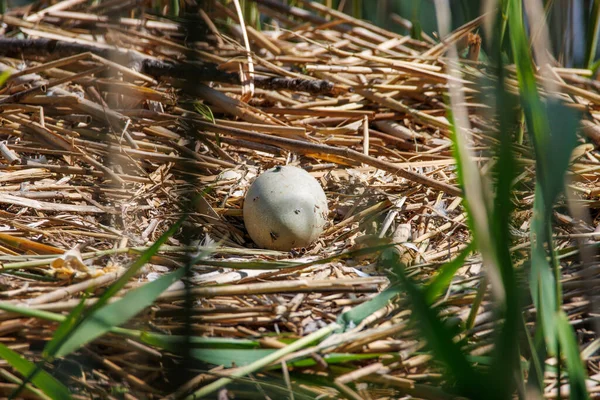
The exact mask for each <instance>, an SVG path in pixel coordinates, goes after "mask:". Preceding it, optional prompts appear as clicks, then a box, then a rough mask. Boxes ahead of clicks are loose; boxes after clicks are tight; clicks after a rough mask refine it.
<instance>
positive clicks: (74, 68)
mask: <svg viewBox="0 0 600 400" xmlns="http://www.w3.org/2000/svg"><path fill="white" fill-rule="evenodd" d="M301 3H302V4H303V6H304V7H305V8H304V9H300V8H296V7H290V6H286V5H283V4H280V3H278V2H272V1H268V0H257V1H256V3H253V4H254V5H255V7H256V8H255V10H257V11H258V12H259V13H260V15H261V16H263V18H266V19H265V20H264V21H266V23H265V24H264V25H263V27H264V29H263V30H260V31H259V30H257V29H254V28H252V27H251V26H244V25H240V23H239V14H238V13H237V11H236V9H235V7H234V6H233V4H230V5H222V4H221V3H218V2H214V3H212V4H211V6H210V7H209V8H206V9H199V8H197V6H194V5H192V4H187V3H186V7H187V9H186V11H187V12H189V13H192V14H194V15H195V16H196V17H195V18H192V19H189V20H187V19H185V18H184V19H170V18H166V17H164V16H161V15H160V14H159V13H155V12H151V11H150V10H151V9H150V4H146V3H143V4H142V6H140V5H139V4H138V3H136V2H122V3H116V2H106V3H97V4H96V3H95V5H92V6H90V5H88V3H86V2H82V1H62V2H58V3H56V4H54V5H49V6H45V5H44V4H45V3H36V4H34V5H33V6H29V7H25V8H21V9H14V10H12V11H10V12H8V13H7V14H6V15H4V19H3V21H4V26H5V28H4V35H3V36H2V37H1V38H0V56H1V58H0V70H2V71H4V73H3V75H2V79H3V81H4V83H3V85H2V87H1V89H0V123H1V126H0V134H1V135H2V138H1V140H2V143H0V154H1V155H2V159H1V160H0V182H2V185H1V188H0V224H1V225H0V226H1V232H0V262H1V265H2V275H1V276H0V285H1V287H2V291H1V292H0V296H1V297H2V303H1V304H3V305H4V307H5V308H3V310H5V311H2V312H0V316H1V321H2V322H1V323H0V332H1V343H2V344H4V345H6V346H8V347H9V348H10V349H12V350H14V351H16V352H18V353H19V354H20V355H22V356H24V357H25V358H26V359H28V360H30V361H33V362H40V361H44V363H43V368H44V369H45V370H48V371H50V372H52V373H53V374H54V375H55V376H57V377H58V379H59V380H60V381H61V382H62V383H63V384H64V385H66V386H68V387H69V389H70V390H71V391H72V393H73V396H74V397H78V398H91V397H93V398H99V397H102V398H104V397H111V396H121V397H125V398H159V397H160V398H163V397H165V396H168V397H167V398H177V397H179V396H181V395H183V394H186V393H191V392H193V391H195V390H197V389H199V388H200V389H202V388H203V387H204V388H206V387H208V386H206V385H208V384H209V383H210V382H213V384H214V382H215V380H216V379H219V378H221V379H222V378H223V377H228V378H230V379H231V380H232V381H231V382H229V385H227V386H224V385H222V384H219V382H221V383H223V381H216V382H217V386H214V390H221V391H220V394H221V396H225V395H226V394H227V393H233V394H235V395H236V398H254V397H257V398H263V397H265V396H273V395H274V394H276V393H280V395H281V394H283V395H289V394H290V393H293V395H294V396H295V398H315V397H319V396H320V398H336V397H338V396H340V395H343V396H346V397H348V398H372V399H375V398H381V399H383V398H400V397H403V396H407V395H410V396H414V397H420V398H449V397H450V394H449V393H450V392H449V391H446V390H445V389H444V380H443V375H442V372H443V369H442V368H441V367H440V365H439V364H436V363H434V362H433V361H432V359H431V356H430V355H429V353H428V352H427V347H426V342H425V340H424V338H423V337H422V336H421V335H420V334H419V332H418V331H417V330H416V327H415V326H414V325H413V324H412V322H411V311H410V307H408V304H407V302H406V300H405V299H404V297H403V296H402V295H398V294H397V293H396V294H395V295H392V296H390V297H389V298H388V299H387V301H383V302H382V303H379V304H373V299H375V298H376V296H377V295H378V294H380V293H381V292H382V291H383V290H384V289H385V288H386V287H388V285H389V279H388V272H389V271H386V270H385V268H382V266H381V263H380V262H379V261H378V260H379V256H380V253H381V251H383V250H384V249H388V248H392V249H394V251H396V252H397V254H398V255H399V256H400V258H401V259H402V262H403V265H404V268H405V270H406V271H407V272H408V273H409V274H410V275H411V276H413V278H414V279H415V280H417V281H425V280H427V279H428V278H429V277H431V276H433V275H434V274H435V272H436V271H437V270H438V268H439V266H440V265H442V264H443V263H445V262H447V261H449V260H452V259H454V258H455V257H457V256H458V255H459V254H460V253H461V252H462V251H463V250H464V249H466V248H467V246H468V244H469V242H470V240H471V236H470V233H469V230H468V228H467V217H466V213H465V210H464V208H463V205H462V197H461V193H462V192H461V190H460V189H459V186H458V178H457V170H456V160H455V158H454V157H453V155H452V141H451V124H450V122H449V120H448V119H447V117H446V115H447V111H448V110H447V107H446V105H445V102H444V95H445V93H446V92H447V88H448V85H449V83H453V82H454V83H460V84H461V86H462V91H463V93H464V96H465V99H466V100H465V101H466V109H467V110H468V112H469V121H470V124H471V129H470V131H469V141H470V142H469V146H470V147H471V149H472V151H473V153H474V155H475V161H476V162H477V164H478V166H479V167H480V170H481V171H482V172H483V173H484V174H486V173H487V171H488V170H489V169H490V166H491V164H492V163H493V157H492V156H491V153H490V150H489V149H490V146H491V145H493V144H494V143H495V141H496V139H495V138H494V135H493V133H494V129H495V127H494V124H493V122H491V121H492V119H491V117H490V115H488V114H489V110H488V108H487V106H486V105H485V103H484V102H482V101H481V99H480V98H479V97H478V96H479V94H480V91H479V90H478V89H479V88H480V85H481V80H482V79H483V78H485V77H486V76H487V71H486V66H485V65H484V64H481V63H479V62H477V61H476V60H477V59H478V53H479V46H480V44H481V40H480V38H479V36H478V35H477V33H476V31H477V29H478V27H479V24H480V22H481V20H475V21H473V22H471V23H469V24H467V25H465V26H463V27H461V28H460V29H458V30H456V31H455V32H453V33H452V34H450V35H449V36H447V37H445V38H444V39H443V40H442V41H437V40H433V39H430V38H428V37H426V36H424V37H423V39H422V40H416V39H413V38H411V37H408V36H403V35H400V34H397V33H394V32H391V31H388V30H384V29H382V28H379V27H376V26H374V25H372V24H370V23H368V22H365V21H362V20H358V19H355V18H352V17H350V16H348V15H346V14H343V13H341V12H338V11H335V10H332V9H329V8H327V7H325V6H323V5H320V4H317V3H312V2H304V1H302V2H301ZM145 6H148V8H145ZM190 15H191V14H190ZM454 44H456V45H457V46H458V48H459V51H460V54H461V64H460V71H461V73H462V77H461V78H460V79H458V78H455V77H452V76H449V75H448V74H447V73H446V71H447V67H448V65H449V64H450V60H449V59H448V58H446V50H447V49H448V46H450V45H454ZM246 47H249V49H250V53H249V52H248V51H247V50H246ZM549 68H551V70H552V73H553V74H554V77H555V81H556V82H555V83H556V85H555V87H556V89H557V93H555V94H556V95H558V96H562V97H563V98H564V99H565V101H569V102H570V106H572V107H575V108H579V109H589V110H595V109H597V107H598V105H599V104H600V102H599V101H598V99H599V98H600V97H599V96H600V94H599V93H598V85H597V82H596V81H595V80H593V77H591V76H590V72H589V70H576V69H566V68H561V67H559V66H551V67H549ZM506 84H507V86H508V88H509V91H513V92H515V93H516V92H517V91H518V88H517V83H516V77H515V76H514V72H511V71H509V77H508V79H507V81H506ZM596 117H597V115H595V114H594V113H593V111H592V113H591V114H590V118H589V119H587V120H585V121H583V125H584V129H583V130H582V134H583V135H584V136H582V137H581V143H580V146H579V147H577V149H576V152H575V154H574V155H573V163H572V166H571V169H570V173H569V174H570V183H569V187H570V188H572V189H573V191H574V193H576V195H574V197H573V203H574V204H576V203H585V204H586V205H587V206H588V207H589V210H590V213H591V216H592V218H596V217H597V214H598V213H597V208H598V202H597V201H595V198H596V196H597V194H598V188H597V186H596V181H597V170H598V164H599V161H598V154H597V153H596V145H597V144H598V143H600V131H599V129H598V124H597V122H596ZM515 152H516V154H517V157H518V160H519V162H520V165H521V166H522V170H521V173H520V175H519V176H518V178H517V179H518V186H517V187H518V189H517V190H518V192H517V194H518V198H515V199H514V202H515V207H516V211H515V213H514V219H513V220H512V221H510V224H511V230H512V233H513V236H514V247H513V249H512V250H513V254H514V255H515V258H516V259H519V258H525V257H526V255H527V254H528V252H529V226H530V218H531V211H530V210H531V205H532V202H533V189H534V182H535V180H534V179H535V178H534V167H535V161H534V157H533V155H532V151H531V149H530V147H529V146H527V145H526V143H525V144H523V145H515ZM277 165H295V166H298V167H301V168H304V169H305V170H306V171H308V172H309V173H310V174H311V175H312V176H313V177H315V178H316V179H317V180H318V181H319V182H320V184H321V185H322V187H323V188H324V190H325V192H326V194H327V198H328V203H329V210H330V213H329V216H328V224H327V226H326V228H325V232H324V233H323V234H322V235H321V237H320V238H319V240H318V241H317V242H316V243H314V244H313V245H311V246H310V247H307V248H298V249H292V250H291V251H290V252H281V251H273V250H264V249H259V248H257V247H256V246H255V245H254V244H253V243H252V241H251V240H250V238H249V236H248V235H247V233H246V230H245V227H244V223H243V218H242V205H243V201H244V195H245V192H246V191H247V189H248V187H249V185H250V184H251V183H252V182H253V180H254V179H255V178H256V177H257V176H258V175H259V174H260V173H261V172H262V171H265V170H266V169H268V168H271V167H273V166H277ZM566 210H567V208H566V206H564V205H563V206H560V207H558V208H556V210H555V212H554V217H555V224H556V230H555V233H556V234H557V236H556V244H557V250H559V252H560V254H561V262H562V267H563V269H562V272H563V278H564V284H563V288H564V290H565V292H564V302H565V305H564V309H565V311H566V312H567V314H568V317H569V319H570V321H571V323H572V324H573V325H574V326H575V328H576V329H577V331H578V333H579V339H580V341H581V345H582V346H585V345H587V344H588V343H590V342H591V341H593V340H594V339H595V338H596V337H595V334H594V333H593V332H592V329H591V326H592V322H591V321H593V320H594V314H593V311H592V308H591V300H590V299H591V298H592V297H590V296H588V295H590V293H588V292H589V290H590V286H589V285H587V284H586V282H585V280H590V279H597V274H598V269H597V268H590V269H582V265H581V263H580V262H578V255H577V249H578V245H579V244H581V243H584V242H586V241H589V240H594V238H595V236H594V228H595V225H596V221H595V220H594V219H592V220H590V219H588V220H586V219H582V218H574V217H571V216H569V215H570V213H569V212H568V211H566ZM182 217H183V220H182V221H183V222H181V225H175V224H176V223H178V221H180V219H181V218H182ZM174 225H175V226H178V229H177V230H176V232H175V233H174V235H172V236H170V237H168V238H166V236H164V234H165V232H167V230H168V229H169V228H170V227H172V226H174ZM159 239H160V240H163V239H164V240H163V242H164V243H163V244H162V246H161V247H160V249H159V250H158V252H156V253H154V254H152V255H151V258H149V259H148V260H147V263H145V265H144V266H143V267H142V268H140V269H139V270H138V271H137V273H136V276H135V277H133V279H130V280H129V281H128V283H127V285H126V286H125V287H123V288H122V289H121V290H119V291H118V292H117V293H116V294H115V295H113V296H112V297H111V299H110V302H118V301H120V300H123V299H126V296H127V294H128V293H131V292H133V291H135V290H137V289H139V288H142V287H144V286H145V285H147V284H148V282H155V281H157V280H158V279H160V277H162V276H164V275H165V274H167V273H169V272H172V271H176V270H178V269H186V268H187V269H186V275H185V276H184V277H182V278H181V279H178V280H174V283H172V284H171V285H169V287H168V289H166V290H164V291H162V292H161V293H160V294H157V295H156V296H155V298H153V301H152V304H151V306H149V307H144V309H143V311H142V312H141V313H139V314H137V316H136V317H135V318H133V319H130V320H129V321H128V322H127V323H126V324H124V325H121V328H120V329H121V330H119V328H115V327H112V326H111V327H110V332H107V333H106V334H104V335H102V336H101V337H98V338H95V340H93V341H91V342H90V343H88V344H86V345H85V346H83V347H79V348H77V349H76V350H75V351H74V352H72V353H71V354H69V355H67V356H65V357H63V358H58V359H55V360H53V359H49V358H47V357H45V356H44V355H43V354H42V349H43V348H44V346H45V345H46V344H47V342H48V341H49V340H50V338H51V337H52V335H53V334H54V332H55V329H56V326H57V323H58V322H60V321H61V319H60V317H62V318H63V319H64V316H65V315H66V314H67V313H68V312H70V311H72V310H74V309H76V308H77V306H78V304H80V303H81V302H82V300H83V301H84V303H85V304H88V305H92V304H94V302H96V301H98V299H99V298H100V296H101V295H102V293H105V290H106V288H107V287H110V285H111V284H113V282H115V281H117V279H118V278H119V277H120V276H122V275H123V274H124V273H125V272H126V271H128V269H129V268H130V267H131V266H132V263H134V262H135V260H136V259H138V257H140V255H141V254H142V255H143V254H146V253H145V252H146V251H147V250H148V249H149V248H150V247H151V246H152V244H153V243H155V242H156V241H157V240H159ZM591 257H592V260H594V259H595V258H593V257H594V256H593V255H592V256H591ZM483 277H484V269H483V268H482V265H481V259H480V257H479V256H478V255H477V254H473V255H470V256H469V257H468V258H467V259H466V260H465V261H464V263H463V266H462V267H461V268H460V269H459V270H458V272H457V274H456V275H455V277H454V279H453V280H452V283H451V285H450V287H448V288H447V291H446V292H445V294H443V296H442V297H441V298H440V299H439V300H438V302H437V303H436V305H437V306H439V307H440V309H441V310H442V311H441V314H440V316H442V317H443V318H444V320H445V321H447V322H448V323H449V324H454V325H455V326H462V327H463V328H464V330H463V331H462V333H461V334H462V335H464V342H462V343H463V344H464V350H465V352H466V353H468V354H470V355H472V356H480V357H481V360H484V358H485V357H484V356H486V355H488V354H490V352H491V351H492V343H493V341H492V335H493V328H494V326H495V324H496V321H495V318H494V317H495V314H494V313H493V308H492V307H493V301H492V299H491V298H490V295H488V294H487V293H486V292H481V291H479V288H480V287H481V284H482V282H486V281H485V280H483ZM484 285H485V283H484ZM478 293H482V294H483V296H482V297H478ZM379 299H381V297H379ZM475 301H477V302H480V303H478V304H479V306H478V307H474V308H472V305H473V303H474V302H475ZM122 304H127V303H122ZM7 305H8V306H13V307H19V309H21V310H24V309H26V310H30V313H29V314H27V313H23V312H16V311H14V310H13V311H11V312H9V311H7V308H6V307H7ZM361 305H364V306H363V308H361ZM473 309H474V310H475V311H474V312H473V311H472V310H473ZM350 310H352V311H350ZM528 310H529V311H530V312H528V313H526V318H527V321H533V320H534V317H535V315H534V314H535V311H534V309H533V306H530V307H529V309H528ZM43 312H45V313H43ZM348 312H350V313H348ZM352 312H354V313H355V314H351V313H352ZM36 313H37V314H36ZM361 313H362V314H364V315H362V314H361ZM357 315H358V316H357ZM344 316H345V317H344ZM349 316H350V317H349ZM52 318H54V319H52ZM123 330H125V331H126V332H125V333H124V331H123ZM132 332H133V333H132ZM309 335H313V336H314V338H315V341H312V342H311V341H308V342H306V343H304V342H302V338H306V337H308V336H309ZM328 335H329V336H328ZM169 336H173V337H186V336H187V337H188V342H186V346H183V347H184V348H183V351H182V348H180V347H181V346H180V347H177V346H175V347H173V346H171V347H169V346H167V345H166V344H165V343H167V342H168V340H167V339H166V338H167V337H169ZM313 336H310V338H313ZM326 336H328V337H327V339H324V338H325V337H326ZM149 338H150V339H149ZM152 338H154V339H156V338H160V339H161V341H158V339H156V340H154V341H153V340H152ZM294 345H296V347H290V346H294ZM186 349H187V350H186ZM585 354H586V353H585V352H584V355H585ZM44 357H45V358H44ZM268 357H271V358H268ZM267 358H268V359H267ZM260 360H266V361H268V362H266V361H265V364H264V365H261V368H260V369H258V368H254V369H248V366H257V362H260ZM585 361H586V362H587V366H588V372H589V375H590V377H591V382H592V385H593V390H595V391H598V390H599V389H600V386H599V385H598V380H597V379H596V378H598V376H597V375H596V373H597V372H598V371H597V370H598V363H597V359H596V357H595V356H594V355H593V352H589V354H588V355H587V358H586V360H585ZM0 364H2V367H0V374H1V375H2V381H3V382H4V383H1V384H0V392H1V393H2V395H3V396H6V395H9V394H10V393H12V392H13V391H14V390H15V389H16V388H17V387H19V385H20V382H21V379H20V378H19V377H17V376H16V375H14V372H15V370H13V369H12V368H13V367H14V365H12V364H10V363H9V362H7V361H0ZM548 379H549V381H548V382H547V385H548V392H547V393H546V395H547V396H548V397H557V392H556V390H555V389H554V391H553V387H554V386H553V385H555V383H556V376H552V375H549V376H548ZM225 387H226V388H227V389H223V388H225ZM563 389H564V388H563ZM21 395H22V396H27V397H33V398H38V397H40V396H42V397H43V395H42V394H41V393H40V392H39V391H38V389H36V388H35V387H34V386H31V385H27V386H26V387H25V388H24V390H23V391H22V392H21ZM220 398H225V397H220Z"/></svg>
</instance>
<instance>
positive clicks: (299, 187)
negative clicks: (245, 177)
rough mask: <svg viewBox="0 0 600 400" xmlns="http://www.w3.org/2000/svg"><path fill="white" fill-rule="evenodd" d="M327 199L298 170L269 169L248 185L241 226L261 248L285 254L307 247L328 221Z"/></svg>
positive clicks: (308, 176)
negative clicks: (242, 225) (244, 227)
mask: <svg viewBox="0 0 600 400" xmlns="http://www.w3.org/2000/svg"><path fill="white" fill-rule="evenodd" d="M327 214H328V210H327V197H326V196H325V192H324V191H323V188H322V187H321V185H320V184H319V182H318V181H317V180H316V179H315V178H313V177H312V176H311V175H310V174H309V173H308V172H306V171H305V170H303V169H301V168H297V167H291V166H284V167H275V168H272V169H269V170H267V171H265V172H263V173H262V174H260V176H259V177H258V178H256V180H255V181H254V182H253V183H252V185H250V188H249V189H248V192H247V193H246V198H245V200H244V224H245V225H246V230H247V231H248V234H249V235H250V238H252V240H253V241H254V243H256V244H257V245H258V246H259V247H261V248H266V249H272V250H282V251H288V250H290V249H293V248H297V247H307V246H309V245H310V244H312V243H313V242H314V241H315V240H317V239H318V238H319V236H320V235H321V233H323V229H324V227H325V223H326V222H327Z"/></svg>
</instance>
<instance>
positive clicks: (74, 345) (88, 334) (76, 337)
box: [55, 268, 185, 357]
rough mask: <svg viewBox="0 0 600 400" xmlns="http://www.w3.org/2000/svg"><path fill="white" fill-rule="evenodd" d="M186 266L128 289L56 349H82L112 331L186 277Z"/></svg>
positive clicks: (60, 353)
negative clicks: (128, 290) (130, 289)
mask: <svg viewBox="0 0 600 400" xmlns="http://www.w3.org/2000/svg"><path fill="white" fill-rule="evenodd" d="M184 275H185V269H184V268H181V269H178V270H177V271H174V272H171V273H169V274H166V275H163V276H161V277H160V278H158V279H156V280H155V281H152V282H150V283H147V284H145V285H143V286H141V287H139V288H137V289H134V290H132V291H130V292H128V293H127V294H126V295H125V296H123V298H121V299H120V300H118V301H115V302H114V303H110V304H108V305H106V306H104V307H102V308H100V309H97V310H96V311H94V312H92V313H90V314H89V315H87V317H86V318H85V319H84V320H83V321H82V322H81V323H80V324H79V326H77V329H76V331H74V332H73V333H72V334H71V335H70V336H69V337H68V338H67V339H66V340H65V341H64V342H63V343H62V345H61V346H60V349H59V350H57V351H56V352H55V356H56V357H62V356H65V355H67V354H70V353H72V352H73V351H75V350H77V349H79V348H80V347H81V346H83V345H85V344H86V343H89V342H91V341H92V340H94V339H96V338H97V337H99V336H102V335H104V334H105V333H107V332H109V331H110V330H111V329H112V328H114V327H117V326H120V325H123V324H124V323H126V322H127V321H129V320H130V319H131V318H133V317H135V316H136V315H137V314H138V313H140V312H141V311H142V310H144V309H145V308H146V307H148V306H150V305H151V304H152V303H153V302H154V300H156V298H157V297H158V296H159V295H160V294H161V293H162V292H164V291H165V290H167V288H168V287H169V286H171V285H172V284H173V283H174V282H176V281H178V280H179V279H181V278H183V276H184Z"/></svg>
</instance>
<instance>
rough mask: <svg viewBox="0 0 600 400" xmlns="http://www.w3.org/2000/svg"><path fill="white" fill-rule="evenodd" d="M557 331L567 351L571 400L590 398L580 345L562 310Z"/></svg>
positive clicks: (561, 344)
mask: <svg viewBox="0 0 600 400" xmlns="http://www.w3.org/2000/svg"><path fill="white" fill-rule="evenodd" d="M556 320H557V331H558V339H559V341H560V346H561V348H562V350H563V351H564V353H565V359H566V363H567V370H568V371H569V389H570V395H569V397H570V398H571V400H584V399H588V398H589V395H588V391H587V388H586V385H585V380H586V378H587V374H586V371H585V367H584V364H583V361H582V360H581V356H580V355H579V346H578V345H577V339H576V338H575V333H574V332H573V327H571V324H569V320H568V318H567V316H566V314H565V313H564V311H560V312H559V313H558V316H557V318H556Z"/></svg>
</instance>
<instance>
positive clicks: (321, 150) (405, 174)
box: [190, 120, 462, 196]
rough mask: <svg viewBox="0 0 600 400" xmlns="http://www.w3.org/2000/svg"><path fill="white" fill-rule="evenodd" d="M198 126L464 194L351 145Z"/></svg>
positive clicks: (203, 124)
mask: <svg viewBox="0 0 600 400" xmlns="http://www.w3.org/2000/svg"><path fill="white" fill-rule="evenodd" d="M190 122H191V123H192V124H194V125H195V126H196V127H198V128H202V129H203V130H205V131H209V132H216V133H220V134H224V135H230V136H235V137H239V138H244V139H247V140H251V141H258V142H261V143H265V144H270V145H274V146H278V147H281V148H284V149H286V150H290V151H294V152H297V153H301V154H308V155H311V156H314V157H318V156H319V154H330V155H337V156H341V157H346V158H348V159H351V160H355V161H358V162H362V163H365V164H368V165H371V166H373V167H376V168H379V169H382V170H384V171H387V172H390V173H392V174H396V175H398V176H400V177H402V178H405V179H407V180H409V181H411V182H414V183H418V184H421V185H424V186H427V187H431V188H434V189H437V190H440V191H442V192H445V193H448V194H450V195H453V196H460V195H461V194H462V192H461V190H460V189H459V188H457V187H455V186H452V185H449V184H447V183H444V182H440V181H437V180H435V179H432V178H429V177H427V176H424V175H419V174H417V173H414V172H411V171H407V170H405V169H402V168H399V167H397V166H395V165H394V164H392V163H390V162H387V161H383V160H379V159H377V158H375V157H371V156H368V155H365V154H363V153H360V152H358V151H355V150H352V149H348V148H339V147H334V146H328V145H324V144H314V143H308V142H301V141H299V140H293V139H288V138H281V137H273V136H269V135H265V134H262V133H256V132H250V131H245V130H241V129H236V128H229V127H222V126H218V125H216V124H211V123H209V122H203V121H198V120H193V121H190Z"/></svg>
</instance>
